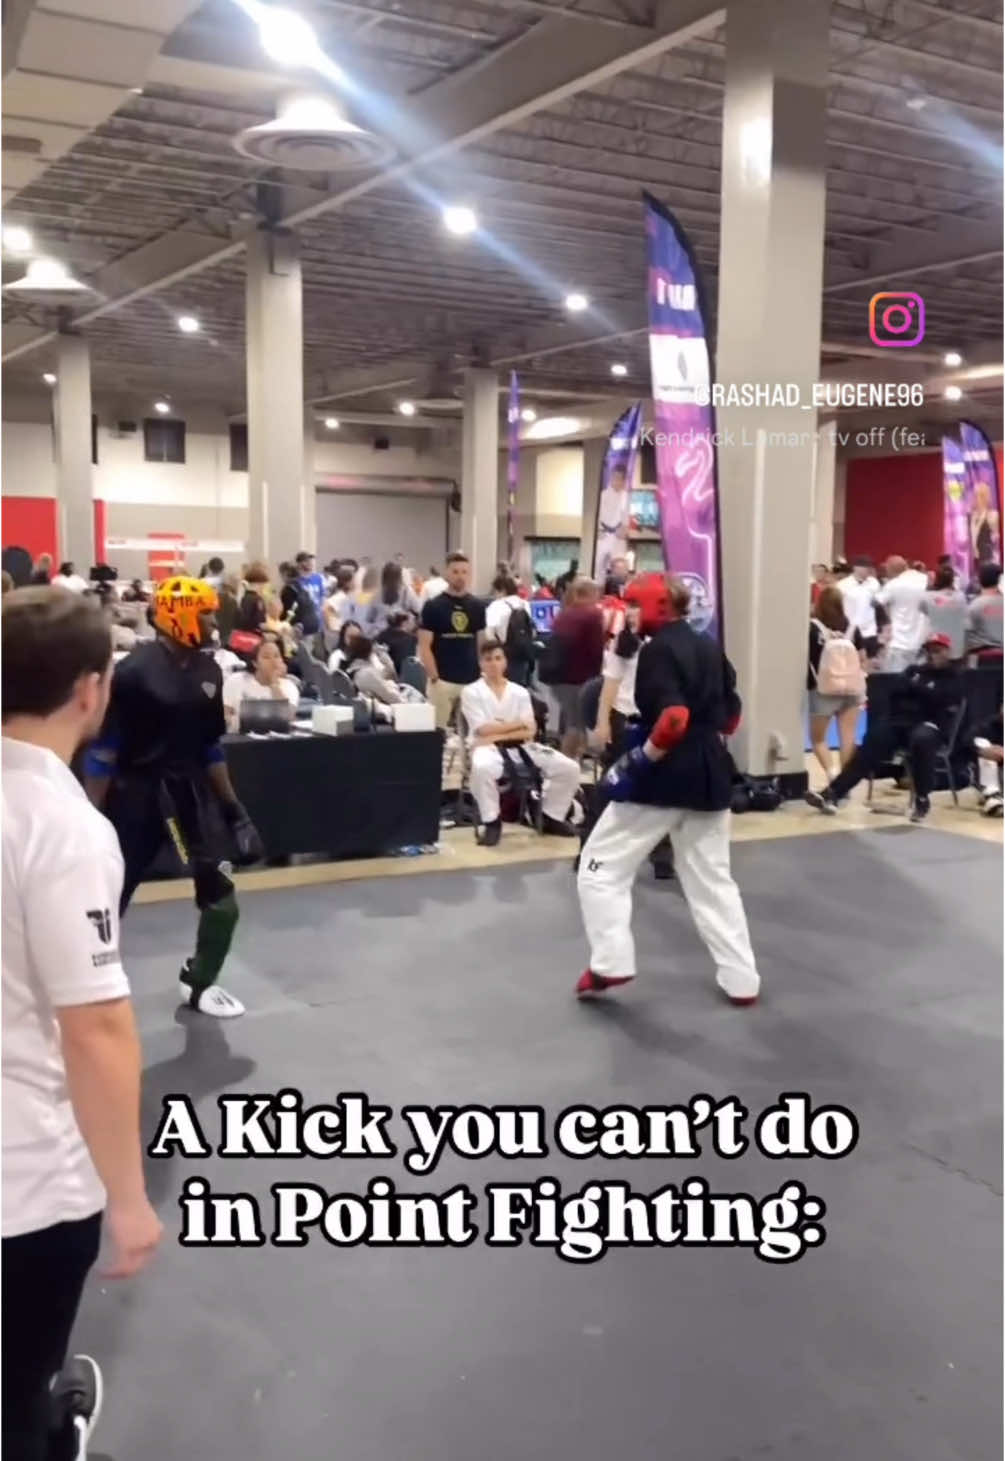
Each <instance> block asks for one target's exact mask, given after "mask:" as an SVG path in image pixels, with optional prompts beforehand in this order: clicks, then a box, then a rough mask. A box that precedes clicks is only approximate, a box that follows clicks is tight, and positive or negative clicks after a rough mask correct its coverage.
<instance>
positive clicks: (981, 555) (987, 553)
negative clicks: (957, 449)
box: [960, 421, 1002, 565]
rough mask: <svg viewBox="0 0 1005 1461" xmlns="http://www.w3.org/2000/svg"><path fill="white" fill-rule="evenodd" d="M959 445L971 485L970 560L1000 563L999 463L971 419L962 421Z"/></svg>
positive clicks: (979, 562) (988, 443) (979, 429)
mask: <svg viewBox="0 0 1005 1461" xmlns="http://www.w3.org/2000/svg"><path fill="white" fill-rule="evenodd" d="M960 445H961V446H962V448H963V464H964V466H965V467H966V469H967V483H968V485H969V488H970V492H969V497H970V503H969V506H970V556H971V561H974V560H976V562H977V564H978V565H980V564H981V563H1000V562H1001V561H1002V540H1001V496H1000V491H999V482H998V463H997V462H996V461H995V454H994V452H993V451H992V449H991V443H990V441H988V439H987V437H986V436H985V434H984V432H983V431H982V430H981V428H980V427H979V426H975V425H974V424H973V422H972V421H961V422H960Z"/></svg>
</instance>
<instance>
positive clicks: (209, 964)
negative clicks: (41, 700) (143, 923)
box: [84, 578, 262, 1019]
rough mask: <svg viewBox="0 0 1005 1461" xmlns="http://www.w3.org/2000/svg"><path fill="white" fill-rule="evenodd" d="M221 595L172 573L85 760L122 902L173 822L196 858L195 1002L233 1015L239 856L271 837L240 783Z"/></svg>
mask: <svg viewBox="0 0 1005 1461" xmlns="http://www.w3.org/2000/svg"><path fill="white" fill-rule="evenodd" d="M216 607H217V596H216V592H215V590H214V589H213V588H211V587H210V585H209V584H206V583H202V582H201V581H200V580H198V579H191V578H170V579H168V580H167V581H166V582H165V583H163V584H161V585H160V587H159V588H158V590H157V592H156V595H155V597H154V605H153V624H154V627H155V629H156V630H157V637H156V639H155V640H154V641H153V642H152V643H148V644H141V645H139V646H138V647H137V648H136V649H135V650H133V652H132V653H131V654H130V655H128V656H127V658H126V659H124V660H122V661H121V662H120V663H119V665H118V666H117V668H116V670H115V675H114V678H113V680H112V692H111V700H110V702H109V708H108V715H107V718H106V720H105V724H104V726H103V727H102V730H101V734H100V735H99V737H98V739H97V740H96V741H95V742H94V743H93V744H92V745H91V747H90V749H89V751H88V753H87V757H86V761H85V767H84V769H85V779H86V782H87V789H88V794H89V795H90V796H91V799H92V800H93V801H94V802H95V803H96V804H97V805H98V806H100V807H102V809H103V810H104V811H105V813H106V815H107V816H108V817H109V819H110V820H111V822H112V824H113V826H114V827H115V830H116V832H117V833H118V836H119V843H120V845H121V848H122V856H123V859H124V861H125V882H124V886H123V891H122V911H124V910H125V908H126V907H127V905H128V903H129V900H130V899H131V898H132V895H133V893H134V892H135V890H136V888H137V886H138V884H139V882H140V880H141V878H142V877H143V874H144V872H145V871H146V869H147V868H148V866H149V865H150V863H151V861H152V860H153V858H154V857H155V856H156V854H157V852H158V850H159V848H160V847H161V845H162V843H163V841H164V836H165V830H166V831H167V833H168V834H169V835H170V836H171V838H172V840H173V842H174V844H175V846H176V848H177V850H178V853H179V856H180V857H181V859H182V861H183V862H187V863H189V864H190V866H191V869H192V876H193V880H194V883H195V901H196V907H197V908H198V909H199V927H198V933H197V935H196V947H195V953H194V954H193V955H192V956H191V958H189V959H186V961H185V963H184V964H183V966H182V969H181V973H180V976H179V978H180V981H181V983H180V991H181V997H182V1000H183V1002H184V1003H186V1004H188V1005H189V1006H190V1007H191V1008H192V1009H197V1010H200V1011H201V1012H202V1013H203V1014H208V1015H215V1016H216V1017H217V1018H218V1019H228V1018H232V1017H233V1016H235V1015H241V1014H243V1013H244V1006H243V1005H242V1004H241V1002H240V1001H239V1000H237V999H235V998H234V996H233V995H232V994H228V993H227V991H226V990H224V989H221V988H220V986H219V985H218V984H217V983H216V978H217V975H218V974H219V972H220V969H221V967H222V965H223V961H224V959H225V958H226V956H227V952H228V950H229V948H230V944H231V940H232V938H233V935H234V928H235V926H236V924H237V919H238V907H237V900H236V898H235V896H234V884H233V882H232V881H231V879H230V877H229V876H228V874H229V872H230V870H231V865H232V863H236V864H238V865H243V864H247V863H249V862H254V861H256V860H257V859H258V858H259V857H260V856H261V855H262V847H261V842H260V840H259V837H258V833H257V832H256V830H255V828H254V826H253V824H252V823H251V821H250V819H249V817H248V814H247V812H246V811H245V810H244V808H243V807H242V806H241V803H240V802H239V801H238V800H237V797H236V796H235V794H234V788H233V787H232V785H231V783H230V776H229V775H228V772H227V763H226V761H225V759H224V754H223V748H222V746H221V744H220V740H221V737H222V736H223V733H224V719H223V697H222V677H221V674H220V668H219V666H218V665H217V663H216V661H215V659H214V658H213V656H212V654H211V653H207V652H206V647H207V646H208V645H209V643H210V642H211V636H212V630H213V614H214V613H215V611H216Z"/></svg>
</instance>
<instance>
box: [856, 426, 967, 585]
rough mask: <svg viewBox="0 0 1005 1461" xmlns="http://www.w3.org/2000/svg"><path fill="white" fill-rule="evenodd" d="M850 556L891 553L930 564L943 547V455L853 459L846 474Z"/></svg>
mask: <svg viewBox="0 0 1005 1461" xmlns="http://www.w3.org/2000/svg"><path fill="white" fill-rule="evenodd" d="M844 544H845V557H846V558H854V557H855V555H856V554H858V553H868V554H869V555H870V556H871V557H873V558H875V559H876V560H877V561H881V560H882V559H884V558H887V557H889V555H890V554H891V553H902V554H903V555H904V557H905V558H907V559H914V558H920V559H921V560H922V561H923V562H924V563H927V564H928V566H929V567H933V566H934V564H935V560H936V559H937V558H938V556H939V554H940V553H941V552H942V551H943V547H942V453H941V452H940V451H933V452H918V453H915V454H910V455H908V454H898V455H896V456H890V457H850V458H849V460H848V466H847V472H846V476H845V527H844Z"/></svg>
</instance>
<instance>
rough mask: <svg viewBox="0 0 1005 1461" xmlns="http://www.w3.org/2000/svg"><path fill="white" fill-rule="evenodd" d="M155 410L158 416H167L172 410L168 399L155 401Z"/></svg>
mask: <svg viewBox="0 0 1005 1461" xmlns="http://www.w3.org/2000/svg"><path fill="white" fill-rule="evenodd" d="M154 410H155V411H156V412H157V415H158V416H166V415H167V414H168V412H169V411H170V410H171V407H170V404H169V403H168V402H167V401H154Z"/></svg>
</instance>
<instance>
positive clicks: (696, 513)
mask: <svg viewBox="0 0 1005 1461" xmlns="http://www.w3.org/2000/svg"><path fill="white" fill-rule="evenodd" d="M643 200H644V203H645V215H646V246H647V256H648V288H647V294H648V301H649V358H650V364H651V368H652V387H653V416H654V421H655V426H656V478H657V495H658V498H659V516H660V530H661V533H662V536H663V555H664V561H665V563H666V565H667V567H668V568H669V569H671V570H672V571H673V572H674V573H675V574H677V575H678V576H679V577H680V578H683V579H684V581H685V582H686V583H687V584H688V586H689V587H690V589H691V622H692V624H694V626H695V628H696V629H700V630H706V631H707V632H708V633H709V634H712V635H715V636H716V637H721V634H722V602H721V591H720V577H721V575H720V570H719V493H718V485H717V481H716V470H715V468H716V463H715V445H714V432H715V421H714V417H713V412H712V407H711V405H710V404H703V402H708V387H709V384H710V380H711V365H710V361H709V351H708V340H707V335H706V325H705V311H704V308H703V301H702V288H701V278H700V275H699V272H698V265H697V262H696V260H695V258H694V256H693V254H692V251H691V247H690V245H689V243H688V241H687V237H686V235H685V233H684V231H683V229H682V228H681V226H680V224H679V223H678V222H677V220H676V219H675V218H674V217H673V215H672V214H671V213H669V212H668V211H667V210H666V209H665V208H664V207H663V206H662V204H661V203H658V202H657V201H656V199H655V198H653V197H651V196H650V195H649V194H648V193H644V194H643Z"/></svg>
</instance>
